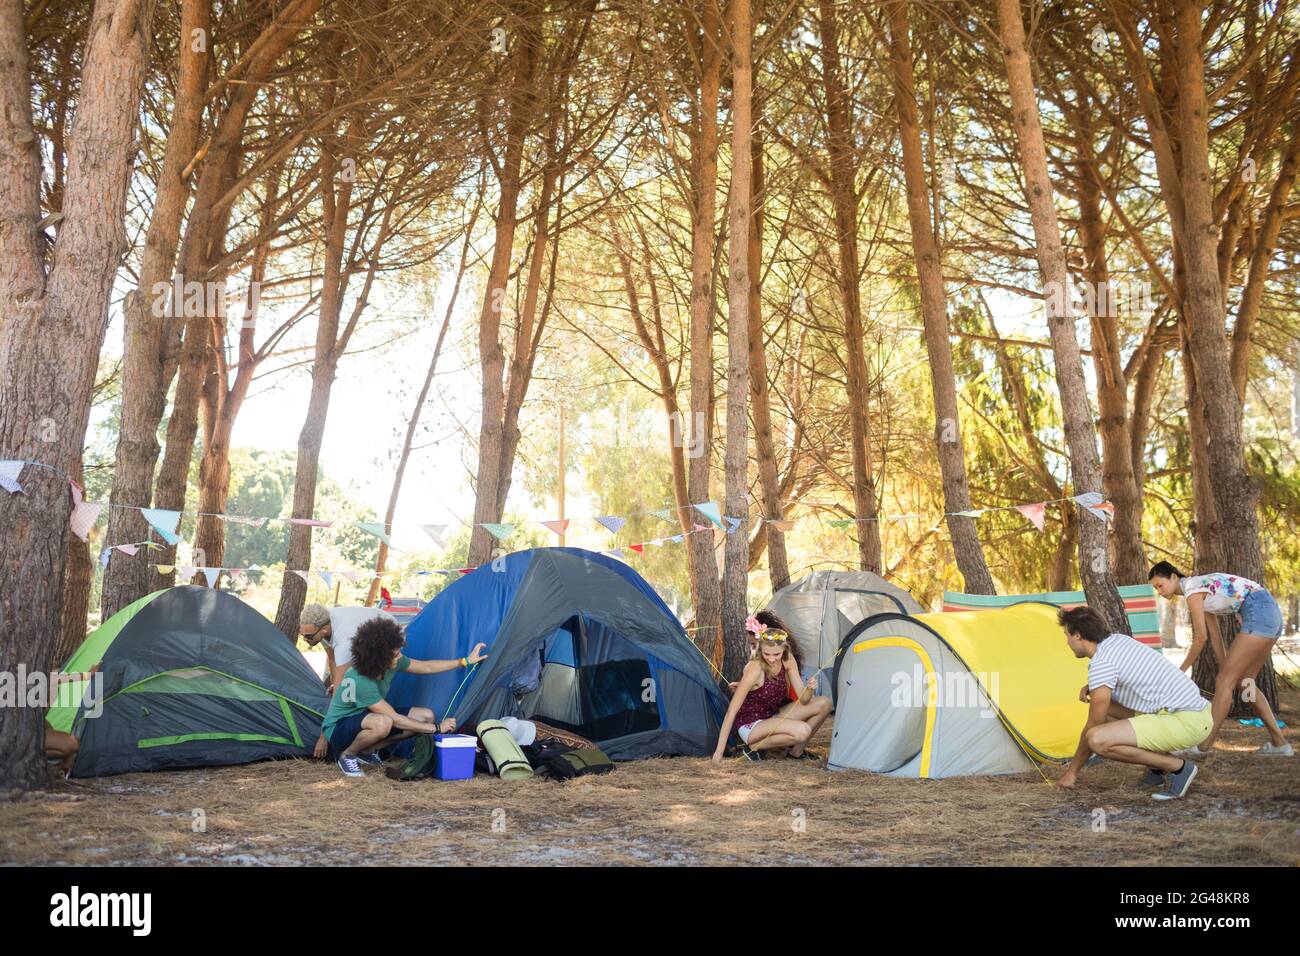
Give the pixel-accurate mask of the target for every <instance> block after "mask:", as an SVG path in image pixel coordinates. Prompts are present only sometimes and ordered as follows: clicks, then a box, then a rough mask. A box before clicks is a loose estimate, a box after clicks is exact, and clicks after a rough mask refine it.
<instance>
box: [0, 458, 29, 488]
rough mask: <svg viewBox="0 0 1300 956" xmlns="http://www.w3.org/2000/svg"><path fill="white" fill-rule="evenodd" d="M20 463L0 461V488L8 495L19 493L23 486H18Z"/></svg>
mask: <svg viewBox="0 0 1300 956" xmlns="http://www.w3.org/2000/svg"><path fill="white" fill-rule="evenodd" d="M24 464H26V462H22V461H0V488H3V489H4V490H5V491H7V492H9V494H11V495H12V494H13V493H14V492H16V491H17V492H21V491H22V490H23V486H22V485H20V484H18V476H19V475H20V474H21V473H22V470H23V465H24Z"/></svg>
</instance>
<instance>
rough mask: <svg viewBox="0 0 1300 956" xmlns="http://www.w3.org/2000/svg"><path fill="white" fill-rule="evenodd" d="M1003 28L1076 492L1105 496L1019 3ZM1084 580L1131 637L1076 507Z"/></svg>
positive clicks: (1006, 12)
mask: <svg viewBox="0 0 1300 956" xmlns="http://www.w3.org/2000/svg"><path fill="white" fill-rule="evenodd" d="M997 14H998V27H999V33H1000V36H1001V40H1002V47H1003V49H1002V53H1003V57H1004V58H1005V60H1006V67H1007V80H1008V85H1009V86H1010V91H1011V103H1012V125H1013V127H1014V128H1015V133H1016V141H1017V145H1018V147H1019V158H1020V163H1021V166H1022V167H1023V170H1024V177H1025V194H1026V195H1025V198H1026V200H1027V201H1028V205H1029V210H1030V219H1031V221H1032V223H1033V230H1034V244H1035V250H1036V252H1037V256H1038V266H1039V269H1040V271H1041V273H1042V278H1043V284H1044V290H1045V292H1046V293H1047V304H1048V318H1047V324H1048V329H1049V332H1050V335H1051V341H1052V355H1053V357H1054V359H1055V362H1056V379H1057V385H1058V388H1059V389H1060V397H1061V417H1062V423H1063V425H1064V429H1065V440H1066V445H1067V446H1068V448H1069V451H1070V465H1071V473H1072V478H1073V485H1074V493H1075V494H1076V495H1078V494H1083V493H1086V492H1093V491H1101V462H1100V460H1099V459H1098V455H1097V445H1096V434H1095V432H1094V430H1093V426H1092V415H1091V412H1090V410H1089V408H1090V406H1089V401H1088V388H1087V382H1086V380H1085V379H1084V374H1083V358H1082V356H1081V355H1080V353H1079V340H1078V337H1077V335H1076V333H1075V328H1074V317H1073V311H1074V309H1073V303H1072V302H1071V301H1070V300H1071V296H1070V295H1069V294H1068V289H1069V275H1068V272H1067V270H1066V260H1065V248H1064V245H1063V244H1062V242H1061V230H1060V224H1059V223H1058V222H1057V218H1056V208H1055V203H1054V190H1053V188H1052V182H1051V179H1050V177H1049V175H1048V170H1047V148H1046V144H1045V143H1044V140H1043V128H1042V121H1041V119H1040V117H1039V112H1038V102H1037V99H1036V96H1035V92H1034V83H1033V75H1032V72H1031V68H1030V61H1029V51H1028V49H1027V47H1026V44H1025V28H1024V24H1023V23H1022V22H1021V19H1020V2H1019V0H997ZM1078 522H1079V551H1078V554H1079V576H1080V578H1081V579H1082V581H1083V590H1084V593H1085V594H1086V595H1087V598H1088V603H1089V604H1090V605H1091V606H1092V607H1093V608H1095V609H1096V610H1097V611H1098V613H1100V614H1101V616H1102V617H1103V618H1104V619H1105V620H1106V622H1107V624H1109V626H1110V627H1111V628H1113V629H1114V630H1116V631H1119V632H1121V633H1124V634H1128V633H1131V628H1130V625H1129V623H1128V616H1127V615H1126V614H1125V613H1124V602H1123V600H1122V599H1121V598H1120V596H1119V591H1118V590H1116V587H1115V579H1114V577H1113V576H1112V574H1111V568H1110V561H1109V557H1108V554H1107V541H1106V522H1105V520H1104V519H1102V518H1099V517H1097V516H1095V515H1093V514H1090V513H1088V512H1087V511H1085V510H1084V509H1083V507H1082V506H1079V507H1078Z"/></svg>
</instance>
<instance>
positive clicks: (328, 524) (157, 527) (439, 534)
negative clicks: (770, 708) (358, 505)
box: [0, 459, 1115, 573]
mask: <svg viewBox="0 0 1300 956" xmlns="http://www.w3.org/2000/svg"><path fill="white" fill-rule="evenodd" d="M29 465H30V466H33V467H38V468H44V469H46V470H48V471H51V472H53V473H55V474H58V475H61V476H62V477H63V478H64V479H65V480H66V481H68V483H69V488H70V490H71V495H72V499H73V507H72V511H71V515H70V517H69V526H70V529H71V530H72V532H73V533H74V534H76V535H77V536H78V537H79V538H80V539H81V540H83V541H88V540H89V537H90V531H91V529H92V528H93V526H94V525H95V523H96V522H97V521H98V519H99V518H100V517H101V516H102V515H103V513H104V511H105V509H107V508H130V509H132V510H136V511H139V512H140V514H141V516H142V517H143V518H144V519H145V521H147V522H148V523H149V525H150V527H152V528H153V530H154V531H155V532H156V533H157V534H158V535H159V537H161V538H162V540H163V541H164V542H166V543H167V544H168V545H172V546H174V545H176V544H178V543H179V542H180V540H181V539H180V535H179V534H178V533H177V529H178V526H179V524H180V521H181V517H182V516H183V515H196V516H204V517H212V518H216V519H218V520H221V521H229V522H232V523H235V524H241V525H246V526H250V527H255V528H262V527H264V526H265V525H266V524H267V523H268V522H271V521H280V522H286V523H288V524H291V525H299V526H305V527H310V528H327V529H328V528H334V527H336V526H337V525H345V526H346V525H350V526H354V527H357V528H358V529H360V530H361V531H364V532H365V533H367V534H370V535H372V536H373V537H375V538H378V539H379V540H380V541H382V542H383V543H384V544H386V545H387V546H388V547H389V548H390V549H392V550H396V548H394V546H393V541H392V538H391V534H392V526H391V525H389V524H386V523H382V522H373V521H355V522H335V521H333V520H327V519H321V518H314V517H310V518H298V517H295V518H282V517H279V516H271V515H230V514H220V513H212V512H198V511H181V510H175V509H168V508H146V507H142V506H137V505H119V504H114V503H111V502H93V501H86V500H85V497H84V489H83V488H82V486H81V485H80V484H79V483H78V482H76V481H75V480H74V479H73V478H72V477H71V476H69V475H67V474H66V473H64V472H63V471H61V470H60V469H58V468H56V467H54V466H53V465H48V464H45V463H44V462H38V461H29V460H20V459H14V460H0V488H3V489H4V490H5V491H6V492H7V493H9V494H21V493H24V489H23V486H22V484H21V482H20V481H19V478H20V476H21V475H22V472H23V469H24V468H25V467H26V466H29ZM1067 501H1069V502H1074V503H1075V504H1077V505H1078V506H1079V507H1080V508H1082V509H1084V510H1085V511H1087V512H1088V513H1089V514H1090V515H1092V516H1093V517H1095V518H1098V519H1100V520H1103V521H1108V522H1109V521H1113V520H1114V517H1115V507H1114V505H1113V504H1112V503H1111V502H1109V501H1106V500H1105V498H1104V496H1103V495H1102V494H1100V493H1099V492H1095V491H1090V492H1083V493H1081V494H1077V495H1070V496H1065V497H1061V498H1053V499H1048V500H1046V501H1036V502H1026V503H1021V504H1011V505H993V506H988V507H982V508H972V509H967V510H964V511H957V512H944V513H942V514H940V515H939V516H937V517H935V516H933V515H926V514H886V515H876V516H873V517H869V518H858V517H854V518H823V517H820V516H813V517H810V518H805V519H798V520H795V519H789V518H765V517H760V518H757V519H753V520H754V521H764V522H766V523H767V524H768V526H769V527H771V528H774V529H776V530H779V531H782V532H789V531H792V530H793V529H794V528H795V527H796V525H797V524H799V523H801V522H803V521H818V522H821V523H823V524H825V525H827V526H829V527H831V528H834V529H836V530H846V529H848V528H850V527H855V526H856V525H857V524H858V523H859V522H864V521H909V520H916V521H926V522H929V523H930V529H931V530H932V531H938V530H940V528H941V526H942V522H943V520H944V519H945V518H950V517H954V516H957V517H967V518H971V519H978V518H981V517H984V516H985V515H987V514H990V513H992V512H998V511H1010V510H1014V511H1017V512H1018V513H1019V514H1020V515H1021V516H1023V517H1024V518H1026V519H1027V520H1028V521H1029V522H1030V523H1031V524H1033V526H1034V528H1035V529H1036V530H1038V531H1042V530H1044V527H1045V510H1046V506H1047V505H1049V504H1057V503H1062V502H1067ZM805 503H812V502H805ZM682 508H688V509H694V510H695V511H698V512H699V513H700V515H702V516H703V518H704V519H705V520H706V521H708V522H710V524H707V525H702V524H699V523H697V522H692V530H691V531H689V532H685V534H695V533H697V532H701V531H706V530H712V529H714V528H716V529H719V530H720V531H725V532H726V533H727V534H734V533H735V532H736V531H738V530H739V529H740V528H741V527H742V526H746V525H748V524H750V523H751V519H750V518H748V517H747V516H735V515H724V514H723V513H722V509H721V507H720V506H719V504H718V503H717V502H716V501H703V502H696V503H692V504H688V505H678V506H676V507H669V508H658V509H652V510H647V511H637V512H630V513H625V514H621V515H599V516H593V517H591V518H587V519H570V518H560V519H545V520H539V521H535V522H530V523H533V524H538V525H541V526H542V527H544V528H547V529H548V530H550V531H551V532H552V533H554V534H556V535H563V534H564V533H565V532H566V531H567V530H568V528H569V527H570V526H571V525H572V523H573V521H574V520H590V521H593V522H595V523H596V524H597V525H599V526H600V527H602V528H604V529H605V530H606V531H608V532H609V533H610V534H613V535H618V534H621V533H622V532H623V530H624V528H625V527H626V526H627V523H628V521H629V519H631V518H634V517H639V516H653V517H656V518H660V519H662V520H664V521H668V522H672V523H674V524H676V523H678V522H679V520H680V519H679V517H678V516H679V514H680V512H681V509H682ZM458 524H459V525H461V526H463V527H467V528H473V527H474V524H473V523H471V522H466V521H460V522H458ZM480 526H481V527H483V528H484V529H485V530H487V531H488V532H489V533H490V534H491V535H492V536H493V537H495V538H496V539H497V540H498V541H501V542H505V541H506V540H507V539H509V538H510V537H511V536H512V535H513V534H514V532H515V531H516V530H517V529H518V527H519V526H518V525H517V524H514V523H506V522H481V523H480ZM417 527H419V528H420V529H421V530H422V531H423V532H424V533H425V534H426V535H427V536H428V537H429V538H430V539H431V540H432V541H433V542H434V544H436V545H437V546H439V547H440V548H443V549H445V548H446V547H447V546H448V545H447V541H446V533H447V531H448V530H449V529H450V528H451V527H452V525H451V524H421V525H417ZM720 538H721V536H720V535H719V539H720ZM682 539H683V536H682V535H674V536H672V537H670V538H660V539H652V540H650V541H648V542H640V543H641V544H642V545H645V544H647V543H649V544H655V545H661V544H662V543H664V542H666V541H671V542H673V543H680V541H681V540H682ZM142 545H147V546H149V547H157V545H156V544H153V543H151V542H127V543H124V544H120V545H109V546H107V547H105V548H104V549H103V551H101V563H106V562H107V560H108V555H109V554H110V553H111V551H113V550H115V549H116V550H118V551H119V552H120V553H122V554H127V555H130V554H133V553H134V552H133V551H131V550H128V549H129V548H138V547H139V546H142ZM629 547H630V546H629V545H623V546H622V547H620V548H618V549H616V550H617V551H618V552H619V554H620V555H621V554H622V551H623V550H624V549H626V548H629ZM633 553H638V554H640V553H644V548H642V550H641V551H634V552H633ZM224 570H231V571H235V570H240V569H224ZM257 570H260V569H257ZM454 570H457V571H459V570H463V569H454ZM196 573H197V572H196ZM358 573H359V572H358Z"/></svg>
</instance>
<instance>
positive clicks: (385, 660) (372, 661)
mask: <svg viewBox="0 0 1300 956" xmlns="http://www.w3.org/2000/svg"><path fill="white" fill-rule="evenodd" d="M405 643H406V638H405V637H404V636H403V634H402V627H401V625H400V624H398V623H397V622H396V621H394V620H393V619H392V618H391V617H375V618H371V619H370V620H369V621H366V622H365V623H364V624H362V625H361V626H360V627H358V628H357V633H356V634H355V635H353V637H352V666H353V667H355V668H356V670H357V673H358V674H360V675H361V676H362V677H369V678H370V679H371V680H379V679H380V678H382V677H383V676H384V671H386V670H388V669H389V668H390V667H392V666H393V653H394V652H395V651H400V650H401V649H402V646H403V645H404V644H405Z"/></svg>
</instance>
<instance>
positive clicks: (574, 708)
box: [388, 548, 727, 760]
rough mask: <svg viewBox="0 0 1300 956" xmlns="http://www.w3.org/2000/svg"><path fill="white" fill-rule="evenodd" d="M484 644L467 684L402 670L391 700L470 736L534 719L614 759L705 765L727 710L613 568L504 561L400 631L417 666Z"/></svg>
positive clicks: (586, 560) (592, 560)
mask: <svg viewBox="0 0 1300 956" xmlns="http://www.w3.org/2000/svg"><path fill="white" fill-rule="evenodd" d="M480 641H481V642H483V643H485V644H486V645H487V653H488V659H487V660H486V661H485V662H483V664H481V665H480V666H479V668H478V669H477V670H476V671H475V672H474V673H473V675H472V676H469V675H464V674H463V673H462V672H459V671H451V672H448V673H444V674H432V675H412V674H407V673H399V674H398V675H397V676H396V678H395V679H394V681H393V686H392V688H391V689H390V690H389V693H388V702H389V703H390V704H392V705H393V706H394V707H405V706H410V705H419V706H423V707H428V708H430V709H432V710H433V711H434V713H436V714H440V715H441V714H444V713H449V712H450V713H452V714H453V715H454V716H455V717H456V719H457V721H458V722H459V723H460V724H461V725H462V726H466V727H468V726H469V725H470V724H474V723H476V722H478V721H480V720H488V719H495V718H501V717H507V716H513V717H523V718H536V719H537V720H540V721H544V722H545V723H548V724H551V725H553V726H556V727H559V728H561V729H564V730H570V731H573V732H574V733H576V734H580V735H581V736H583V737H586V738H588V739H589V740H594V741H595V742H596V743H597V744H598V745H599V746H600V748H601V749H602V750H604V751H605V752H606V753H607V754H608V755H609V756H610V757H611V758H612V759H614V760H631V759H635V758H639V757H653V756H673V755H693V756H706V755H708V754H710V753H712V752H713V748H714V746H715V745H716V744H717V739H718V730H719V728H720V727H721V725H722V715H723V712H724V711H725V710H726V706H727V702H726V698H725V697H724V696H723V695H722V691H721V690H720V689H719V687H718V684H717V682H716V681H715V680H714V678H713V675H712V673H711V672H710V669H709V664H708V662H707V661H706V660H705V658H704V655H703V654H701V653H700V651H699V650H698V649H697V648H696V647H695V646H694V645H693V644H692V643H691V640H690V638H689V637H687V636H686V632H685V631H684V630H682V626H681V624H680V623H678V621H677V619H676V618H675V617H673V615H672V612H670V611H669V610H668V607H667V605H665V604H664V602H663V600H662V599H661V598H660V597H659V596H658V595H657V594H656V593H655V591H654V589H653V588H652V587H651V586H650V585H649V584H648V583H646V581H645V580H644V579H643V578H642V577H641V576H640V575H639V574H637V573H636V571H634V570H633V569H632V568H630V567H628V566H627V565H626V564H624V563H622V562H621V561H616V560H614V559H613V558H610V557H607V556H605V555H602V554H596V553H594V552H591V551H583V550H580V549H577V548H536V549H533V550H530V551H519V552H516V553H514V554H509V555H506V556H505V557H504V558H501V559H499V560H498V561H494V562H492V563H491V564H487V565H483V566H482V567H480V568H478V569H477V570H475V571H473V572H471V573H470V574H467V575H465V576H464V577H463V578H461V579H460V580H458V581H456V582H454V583H453V584H452V585H450V586H449V587H448V588H446V589H445V590H443V591H442V592H441V593H440V594H438V596H437V597H435V598H434V599H433V600H432V601H430V602H429V604H428V606H427V607H425V609H424V610H423V611H421V612H420V615H419V617H417V618H416V619H415V620H414V621H412V622H411V623H410V624H409V625H407V628H406V654H407V656H408V657H412V658H416V659H441V660H446V659H455V658H458V657H462V656H464V655H465V654H467V653H469V651H470V649H471V648H472V647H473V646H474V645H475V644H477V643H479V642H480ZM464 680H468V683H467V684H465V686H464V687H463V688H461V687H460V684H461V682H462V681H464ZM458 691H461V693H460V695H459V696H458V695H457V692H458Z"/></svg>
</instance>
